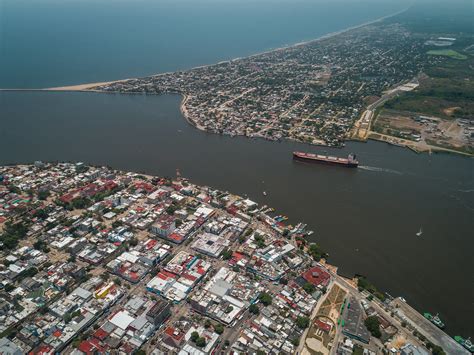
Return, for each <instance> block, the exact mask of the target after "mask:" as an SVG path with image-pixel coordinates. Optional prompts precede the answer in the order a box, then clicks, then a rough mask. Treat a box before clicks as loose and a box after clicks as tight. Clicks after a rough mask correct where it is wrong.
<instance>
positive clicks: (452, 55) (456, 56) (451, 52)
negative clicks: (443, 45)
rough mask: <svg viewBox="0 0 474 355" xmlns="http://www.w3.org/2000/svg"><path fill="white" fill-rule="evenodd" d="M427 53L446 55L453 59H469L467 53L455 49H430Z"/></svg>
mask: <svg viewBox="0 0 474 355" xmlns="http://www.w3.org/2000/svg"><path fill="white" fill-rule="evenodd" d="M427 54H429V55H441V56H445V57H449V58H453V59H459V60H465V59H467V56H466V55H464V54H461V53H459V52H456V51H455V50H452V49H433V50H431V51H428V52H427Z"/></svg>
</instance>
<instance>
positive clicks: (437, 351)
mask: <svg viewBox="0 0 474 355" xmlns="http://www.w3.org/2000/svg"><path fill="white" fill-rule="evenodd" d="M431 353H432V354H433V355H446V353H445V352H444V350H443V348H442V347H441V346H439V345H433V347H432V348H431Z"/></svg>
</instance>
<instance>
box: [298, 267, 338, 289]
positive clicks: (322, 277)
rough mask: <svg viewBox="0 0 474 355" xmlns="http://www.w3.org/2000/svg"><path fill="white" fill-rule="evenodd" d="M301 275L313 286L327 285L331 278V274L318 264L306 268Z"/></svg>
mask: <svg viewBox="0 0 474 355" xmlns="http://www.w3.org/2000/svg"><path fill="white" fill-rule="evenodd" d="M301 276H302V277H303V278H304V279H305V280H306V281H308V282H309V283H311V284H313V285H314V286H319V285H327V283H328V282H329V279H330V278H331V275H329V273H328V272H327V271H325V270H324V269H322V268H321V267H319V266H315V267H313V268H311V269H309V270H307V271H306V272H304V273H303V275H301Z"/></svg>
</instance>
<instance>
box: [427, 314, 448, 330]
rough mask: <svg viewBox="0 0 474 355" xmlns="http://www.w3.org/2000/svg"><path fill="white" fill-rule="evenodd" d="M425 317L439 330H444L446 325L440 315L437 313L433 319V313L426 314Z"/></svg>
mask: <svg viewBox="0 0 474 355" xmlns="http://www.w3.org/2000/svg"><path fill="white" fill-rule="evenodd" d="M423 316H424V317H425V318H426V319H428V320H429V321H430V322H431V323H433V324H434V325H436V326H437V327H438V328H439V329H444V327H445V324H444V323H443V321H442V320H441V319H440V318H439V314H438V313H436V315H435V316H434V317H433V316H432V315H431V313H424V314H423Z"/></svg>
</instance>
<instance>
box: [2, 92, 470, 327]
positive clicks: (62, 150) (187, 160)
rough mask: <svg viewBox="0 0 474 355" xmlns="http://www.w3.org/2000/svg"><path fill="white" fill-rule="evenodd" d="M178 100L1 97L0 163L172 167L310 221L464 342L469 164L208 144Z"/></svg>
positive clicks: (373, 147) (354, 264)
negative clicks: (304, 157)
mask: <svg viewBox="0 0 474 355" xmlns="http://www.w3.org/2000/svg"><path fill="white" fill-rule="evenodd" d="M180 100H181V97H179V96H175V95H165V96H144V95H118V94H96V93H46V92H21V93H20V92H3V93H0V117H1V120H2V129H1V130H0V164H6V163H17V162H32V161H34V160H44V161H55V160H60V161H84V162H87V163H93V164H104V165H110V166H112V167H114V168H118V169H124V170H131V171H137V172H146V173H149V174H158V175H161V176H174V175H175V171H176V169H180V171H181V174H182V175H183V176H184V177H187V178H189V179H191V180H192V181H193V182H194V183H197V184H202V185H209V186H213V187H216V188H220V189H224V190H228V191H231V192H234V193H237V194H242V195H244V194H247V195H248V196H249V198H251V199H254V200H256V201H257V202H259V203H261V204H267V205H269V206H272V207H274V208H276V209H277V211H278V213H281V214H285V215H288V216H289V217H290V222H294V223H296V222H299V221H302V222H305V223H307V224H308V225H309V227H310V228H311V229H313V230H314V231H315V234H314V235H312V236H311V238H312V240H313V241H315V242H317V243H320V244H321V245H322V246H323V248H324V249H325V250H327V251H328V252H329V254H330V257H329V261H330V262H331V263H333V264H335V265H338V266H339V267H340V269H341V272H343V273H344V274H349V275H352V274H354V273H359V274H363V275H365V276H367V277H368V278H369V279H370V280H371V281H372V282H373V283H375V284H376V285H377V286H378V287H379V288H380V289H382V290H384V291H387V292H389V293H390V294H391V295H393V296H403V297H404V298H405V299H407V301H408V302H409V303H410V304H412V305H413V306H414V307H415V308H417V309H418V310H420V311H422V312H423V311H429V312H431V313H436V312H439V313H440V316H441V317H442V318H443V320H445V323H446V324H447V331H448V332H449V333H450V334H452V335H454V334H462V335H465V336H468V335H469V334H472V331H473V328H472V323H471V315H472V314H474V297H473V289H474V277H473V273H472V270H474V261H473V258H472V250H473V248H474V239H473V238H472V231H473V230H474V170H473V165H472V159H471V158H466V157H462V156H454V155H446V154H434V155H427V154H422V155H418V154H415V153H413V152H411V151H409V150H407V149H402V148H399V147H394V146H389V145H387V144H385V143H380V142H368V143H358V142H348V143H347V146H346V147H345V148H344V149H328V148H321V147H311V146H308V145H305V144H299V143H293V142H281V143H275V142H268V141H264V140H260V139H248V138H244V137H236V138H231V137H224V136H219V135H214V134H208V133H204V132H201V131H198V130H197V129H195V128H194V127H192V126H191V125H189V124H188V123H187V122H186V120H185V119H184V118H183V117H182V115H181V113H180V112H179V103H180ZM293 150H303V151H315V152H324V151H327V152H328V153H330V154H334V155H340V156H343V155H347V154H348V153H350V152H353V153H356V154H357V156H358V159H359V160H360V162H361V167H360V168H358V169H346V168H341V167H331V166H321V165H312V164H304V163H298V162H294V161H293V160H292V158H291V153H292V151H293ZM263 191H266V192H267V196H266V197H265V196H263ZM420 227H422V228H423V235H422V236H421V237H417V236H416V235H415V234H416V232H417V231H418V230H419V229H420Z"/></svg>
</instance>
